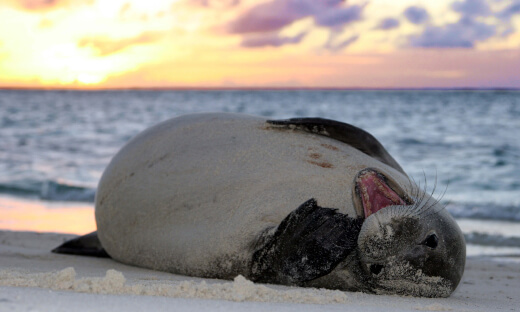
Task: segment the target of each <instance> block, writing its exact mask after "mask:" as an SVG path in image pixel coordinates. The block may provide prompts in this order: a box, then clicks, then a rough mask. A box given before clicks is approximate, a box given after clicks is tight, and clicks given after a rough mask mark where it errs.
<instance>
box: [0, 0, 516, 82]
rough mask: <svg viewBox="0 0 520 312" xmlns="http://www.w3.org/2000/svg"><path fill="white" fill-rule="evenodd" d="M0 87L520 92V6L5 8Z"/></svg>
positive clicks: (358, 1)
mask: <svg viewBox="0 0 520 312" xmlns="http://www.w3.org/2000/svg"><path fill="white" fill-rule="evenodd" d="M0 21H1V22H0V23H1V27H0V87H44V88H63V87H65V88H128V87H339V88H341V87H348V88H356V87H362V88H406V87H411V88H423V87H475V88H479V87H486V88H490V87H501V88H507V87H509V88H520V75H518V72H520V0H440V1H426V0H423V1H417V0H393V1H390V0H352V1H341V0H169V1H161V0H147V1H134V0H111V1H100V0H74V1H73V0H53V1H42V0H6V1H2V2H1V3H0Z"/></svg>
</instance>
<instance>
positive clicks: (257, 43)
mask: <svg viewBox="0 0 520 312" xmlns="http://www.w3.org/2000/svg"><path fill="white" fill-rule="evenodd" d="M305 35H307V33H306V32H302V33H300V34H298V35H296V36H294V37H286V36H284V37H282V36H280V35H279V34H278V33H269V34H255V35H251V36H247V37H245V38H244V39H243V40H242V43H241V46H243V47H246V48H258V47H266V46H271V47H280V46H283V45H286V44H297V43H300V41H302V39H303V38H304V37H305Z"/></svg>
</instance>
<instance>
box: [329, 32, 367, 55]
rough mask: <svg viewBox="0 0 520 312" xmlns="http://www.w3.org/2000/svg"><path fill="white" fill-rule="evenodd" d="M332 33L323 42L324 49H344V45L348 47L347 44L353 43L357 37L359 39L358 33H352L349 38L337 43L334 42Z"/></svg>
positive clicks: (333, 50) (336, 50)
mask: <svg viewBox="0 0 520 312" xmlns="http://www.w3.org/2000/svg"><path fill="white" fill-rule="evenodd" d="M334 37H335V35H334V33H332V34H331V36H330V37H329V40H328V41H327V43H326V44H325V49H327V50H329V51H332V52H338V51H341V50H343V49H345V48H346V47H348V46H349V45H351V44H353V43H354V42H356V41H357V40H358V39H359V35H352V36H350V37H349V38H347V39H345V40H343V41H340V42H338V43H334V42H333V41H334Z"/></svg>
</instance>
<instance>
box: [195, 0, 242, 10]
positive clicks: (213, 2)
mask: <svg viewBox="0 0 520 312" xmlns="http://www.w3.org/2000/svg"><path fill="white" fill-rule="evenodd" d="M240 3H241V0H189V4H191V5H194V6H201V7H205V8H231V7H236V6H238V5H240Z"/></svg>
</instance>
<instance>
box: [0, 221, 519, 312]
mask: <svg viewBox="0 0 520 312" xmlns="http://www.w3.org/2000/svg"><path fill="white" fill-rule="evenodd" d="M70 237H72V236H71V235H68V234H52V233H44V234H43V233H35V232H16V231H0V311H114V310H124V311H141V310H143V309H145V308H146V309H153V310H155V311H157V310H166V309H169V310H172V309H174V310H176V311H205V310H211V311H244V310H247V311H268V310H269V311H271V310H276V311H325V310H326V311H382V310H384V311H472V312H475V311H515V310H517V309H518V307H519V306H520V296H519V295H518V289H520V261H519V259H517V258H506V257H502V258H483V257H480V258H476V257H473V258H468V260H467V265H466V271H465V274H464V277H463V280H462V282H461V284H460V286H459V288H458V289H457V290H456V291H455V292H454V293H453V294H452V296H451V297H449V298H439V299H430V298H413V297H399V296H378V295H370V294H364V293H350V292H340V291H331V290H323V289H311V288H299V287H284V286H276V285H263V284H254V283H252V282H250V281H247V280H246V279H244V278H243V277H237V278H236V279H235V280H234V281H223V280H213V279H202V278H193V277H187V276H181V275H175V274H169V273H164V272H157V271H151V270H147V269H141V268H137V267H131V266H127V265H123V264H121V263H118V262H115V261H113V260H111V259H99V258H91V257H80V256H69V255H58V254H53V253H51V252H50V250H51V249H52V248H54V247H55V246H57V245H59V244H60V243H61V242H63V241H64V240H66V239H68V238H70Z"/></svg>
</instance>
